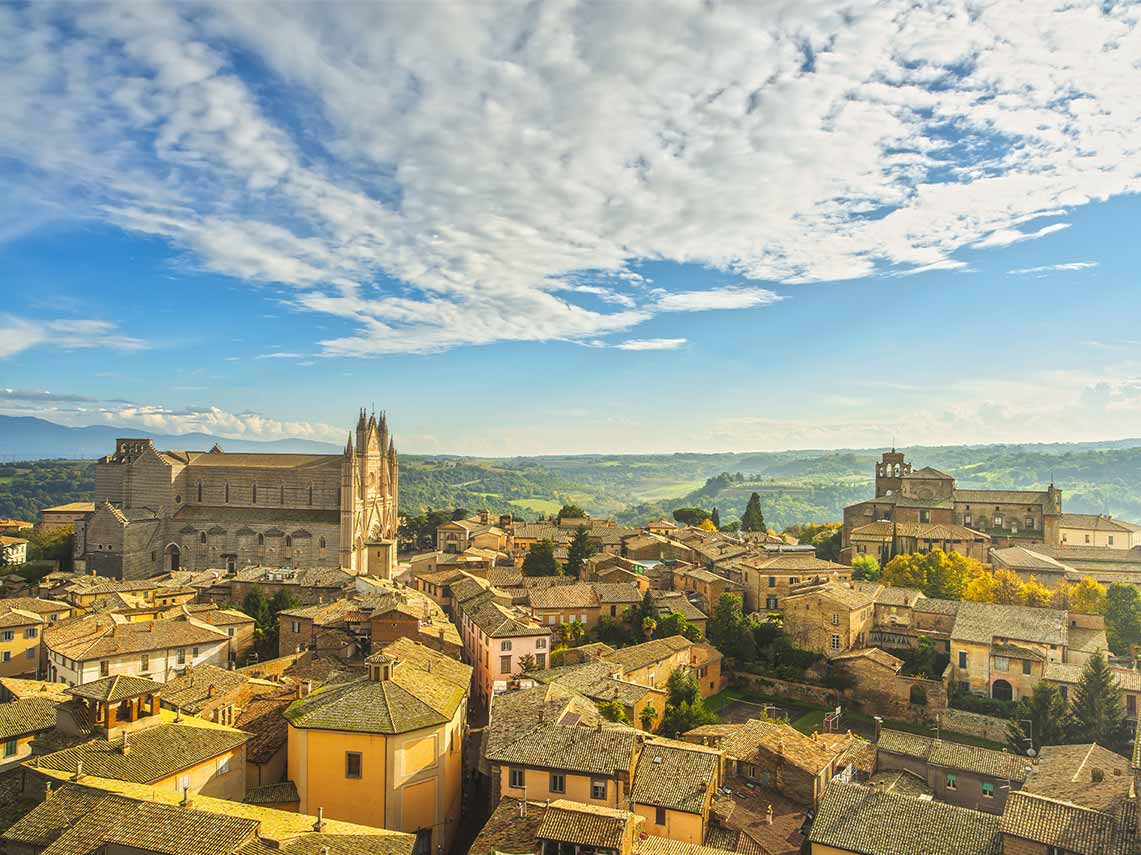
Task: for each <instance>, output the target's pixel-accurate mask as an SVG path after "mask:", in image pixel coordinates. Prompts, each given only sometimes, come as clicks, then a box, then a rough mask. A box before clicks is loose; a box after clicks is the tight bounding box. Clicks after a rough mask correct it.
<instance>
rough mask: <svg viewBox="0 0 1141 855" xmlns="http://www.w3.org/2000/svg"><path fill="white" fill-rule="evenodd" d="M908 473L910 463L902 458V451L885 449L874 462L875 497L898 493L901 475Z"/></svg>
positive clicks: (909, 471)
mask: <svg viewBox="0 0 1141 855" xmlns="http://www.w3.org/2000/svg"><path fill="white" fill-rule="evenodd" d="M910 474H911V464H910V463H908V462H906V461H905V460H904V459H903V452H902V451H896V450H895V449H894V448H892V450H891V451H885V452H884V453H883V457H882V458H881V459H880V462H879V463H877V464H876V498H877V499H878V498H880V497H881V496H895V495H898V494H899V488H900V486H901V485H902V483H903V480H902V479H903V476H904V475H910Z"/></svg>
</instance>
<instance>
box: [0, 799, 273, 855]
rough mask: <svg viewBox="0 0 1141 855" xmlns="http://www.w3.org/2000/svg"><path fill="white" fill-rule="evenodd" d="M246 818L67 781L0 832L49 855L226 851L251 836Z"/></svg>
mask: <svg viewBox="0 0 1141 855" xmlns="http://www.w3.org/2000/svg"><path fill="white" fill-rule="evenodd" d="M257 829H258V823H257V822H256V821H255V820H252V819H243V818H240V817H234V816H225V815H222V814H217V813H207V812H204V811H198V810H194V809H193V808H192V807H191V808H182V807H176V806H171V805H165V804H153V803H150V802H145V801H137V800H135V799H128V798H124V797H122V796H117V795H113V794H109V793H104V792H101V791H98V790H89V789H87V788H85V787H79V786H73V785H67V786H64V787H61V788H60V789H59V790H58V791H57V792H55V793H53V794H52V796H51V798H49V799H47V800H46V801H44V802H42V803H41V804H40V805H38V806H37V807H35V808H33V809H32V810H31V811H30V812H29V813H28V814H26V815H25V816H24V818H23V819H21V820H19V821H18V822H17V823H16V824H15V825H13V826H12V827H11V828H9V829H8V831H7V832H5V833H4V840H6V841H8V842H9V843H13V844H23V845H24V846H27V847H29V848H30V849H33V850H34V851H40V852H45V853H50V855H87V853H90V852H95V851H103V849H104V847H109V848H112V849H116V850H118V849H131V850H134V851H143V852H158V853H170V855H230V853H236V852H238V851H239V850H240V849H241V847H243V846H244V845H245V844H248V843H250V842H251V841H253V840H254V839H255V835H256V833H257Z"/></svg>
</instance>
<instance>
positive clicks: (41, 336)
mask: <svg viewBox="0 0 1141 855" xmlns="http://www.w3.org/2000/svg"><path fill="white" fill-rule="evenodd" d="M33 347H55V348H60V349H63V350H79V349H87V348H107V349H110V350H144V349H146V347H147V343H146V342H145V341H143V340H142V339H138V338H134V337H132V336H127V335H123V334H122V333H120V332H119V331H118V328H117V327H116V325H115V324H113V323H111V322H109V321H96V320H72V319H61V320H39V319H33V318H22V317H17V316H15V315H0V359H2V358H4V357H7V356H13V355H15V354H17V353H21V352H23V351H25V350H28V349H30V348H33Z"/></svg>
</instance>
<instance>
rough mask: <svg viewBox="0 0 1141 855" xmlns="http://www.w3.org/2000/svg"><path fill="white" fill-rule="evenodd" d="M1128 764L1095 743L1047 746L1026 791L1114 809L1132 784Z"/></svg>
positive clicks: (1040, 756)
mask: <svg viewBox="0 0 1141 855" xmlns="http://www.w3.org/2000/svg"><path fill="white" fill-rule="evenodd" d="M1129 767H1130V764H1129V761H1128V760H1127V759H1126V758H1124V757H1122V756H1121V755H1120V754H1114V753H1113V752H1112V751H1109V750H1108V749H1105V748H1102V747H1101V746H1100V745H1097V744H1096V743H1092V742H1091V743H1086V744H1084V745H1044V746H1043V747H1042V751H1041V753H1040V754H1039V755H1038V760H1037V762H1036V763H1035V765H1034V772H1033V774H1031V775H1030V777H1029V778H1027V780H1026V784H1025V785H1024V786H1023V787H1022V789H1023V791H1024V792H1027V793H1037V794H1039V795H1043V796H1049V797H1050V798H1054V799H1062V800H1064V801H1069V802H1073V803H1074V804H1079V805H1081V806H1083V807H1088V808H1095V809H1097V810H1113V809H1115V808H1116V807H1117V806H1118V805H1119V803H1120V802H1121V801H1122V800H1124V799H1125V798H1127V797H1128V796H1129V791H1130V788H1131V787H1132V785H1133V776H1132V774H1131V772H1130V768H1129Z"/></svg>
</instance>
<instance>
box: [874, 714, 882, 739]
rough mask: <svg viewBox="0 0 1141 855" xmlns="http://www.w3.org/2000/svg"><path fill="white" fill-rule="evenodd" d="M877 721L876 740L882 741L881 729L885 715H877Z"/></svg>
mask: <svg viewBox="0 0 1141 855" xmlns="http://www.w3.org/2000/svg"><path fill="white" fill-rule="evenodd" d="M875 722H876V742H879V741H880V729H881V728H882V727H883V716H878V715H877V716H875Z"/></svg>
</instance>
